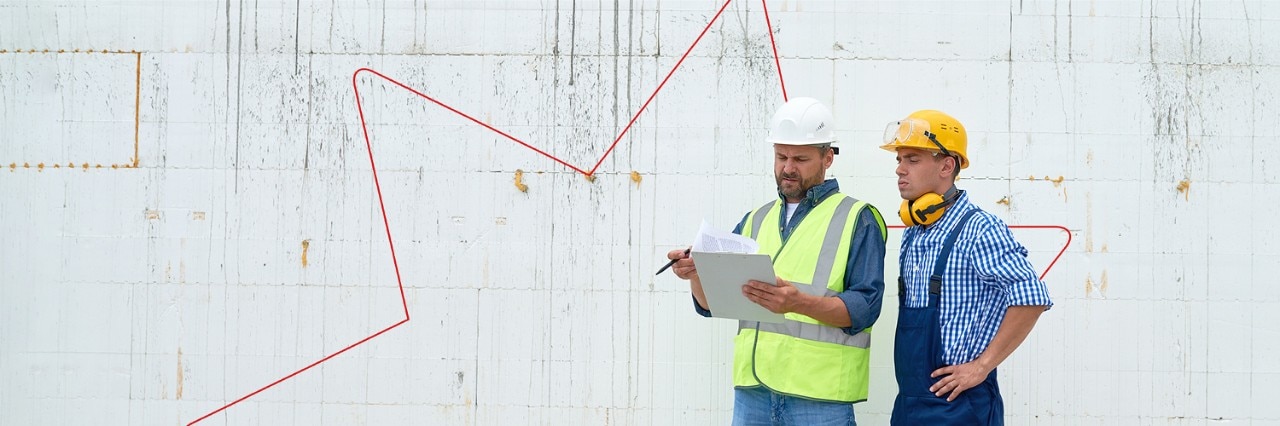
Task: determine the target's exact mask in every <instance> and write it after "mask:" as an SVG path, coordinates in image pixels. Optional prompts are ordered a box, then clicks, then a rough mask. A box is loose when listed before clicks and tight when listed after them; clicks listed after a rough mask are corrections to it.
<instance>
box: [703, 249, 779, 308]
mask: <svg viewBox="0 0 1280 426" xmlns="http://www.w3.org/2000/svg"><path fill="white" fill-rule="evenodd" d="M692 256H693V263H694V265H697V267H698V277H699V279H700V280H701V281H702V292H703V294H705V295H706V296H707V307H708V308H710V309H711V316H713V317H715V318H731V319H737V320H745V321H760V322H770V323H779V324H780V323H783V322H785V321H786V319H785V317H784V316H783V315H782V314H775V313H773V312H769V310H768V309H765V308H764V307H763V306H760V305H757V304H756V303H755V302H752V301H751V300H750V299H747V296H743V295H742V286H744V285H746V284H747V281H750V280H756V281H763V282H766V283H770V284H773V283H774V282H775V280H777V276H776V274H774V272H773V261H771V260H770V259H769V255H767V254H745V253H715V252H697V251H695V252H693V253H692Z"/></svg>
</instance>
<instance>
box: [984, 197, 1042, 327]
mask: <svg viewBox="0 0 1280 426" xmlns="http://www.w3.org/2000/svg"><path fill="white" fill-rule="evenodd" d="M982 225H983V229H980V232H979V233H978V236H979V237H978V241H976V242H975V244H974V256H973V259H974V262H973V263H974V266H975V269H977V271H978V276H980V277H981V278H982V279H983V280H984V281H987V282H994V283H996V284H998V285H999V286H1000V287H1001V288H1002V289H1004V291H1005V292H1007V293H1008V295H1009V306H1044V307H1045V310H1048V309H1049V308H1050V307H1052V306H1053V301H1052V300H1050V299H1049V289H1048V287H1047V286H1045V284H1044V281H1040V277H1039V276H1037V275H1036V271H1035V268H1033V267H1032V266H1031V262H1030V261H1028V260H1027V249H1026V247H1023V246H1022V244H1019V243H1018V241H1017V240H1015V239H1013V232H1011V231H1009V227H1008V226H1006V225H1005V224H1004V222H1001V221H999V220H998V219H996V220H993V221H992V222H988V223H983V224H982Z"/></svg>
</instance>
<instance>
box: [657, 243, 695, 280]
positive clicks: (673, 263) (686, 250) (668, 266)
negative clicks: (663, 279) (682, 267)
mask: <svg viewBox="0 0 1280 426" xmlns="http://www.w3.org/2000/svg"><path fill="white" fill-rule="evenodd" d="M692 249H693V248H692V247H690V248H687V249H684V255H685V257H689V250H692ZM680 259H684V257H682V258H680ZM680 259H671V261H670V262H667V264H666V265H663V266H662V269H659V270H658V272H657V273H655V274H653V275H658V274H661V273H662V271H665V270H667V268H670V267H671V265H675V264H676V261H677V260H680Z"/></svg>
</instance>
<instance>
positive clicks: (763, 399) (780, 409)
mask: <svg viewBox="0 0 1280 426" xmlns="http://www.w3.org/2000/svg"><path fill="white" fill-rule="evenodd" d="M855 424H857V423H855V422H854V421H853V404H844V403H836V402H818V401H813V400H808V399H804V398H799V397H794V396H787V395H782V394H777V393H774V392H773V391H770V390H768V389H765V387H764V386H757V387H754V388H749V389H741V388H739V389H734V391H733V426H778V425H814V426H837V425H838V426H852V425H855Z"/></svg>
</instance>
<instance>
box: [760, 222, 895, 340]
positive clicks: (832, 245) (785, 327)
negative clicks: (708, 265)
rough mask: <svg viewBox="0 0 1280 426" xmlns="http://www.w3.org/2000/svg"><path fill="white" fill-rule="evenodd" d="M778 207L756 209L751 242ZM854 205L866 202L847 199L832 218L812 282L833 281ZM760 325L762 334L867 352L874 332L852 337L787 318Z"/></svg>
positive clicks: (825, 291)
mask: <svg viewBox="0 0 1280 426" xmlns="http://www.w3.org/2000/svg"><path fill="white" fill-rule="evenodd" d="M774 204H777V202H770V203H768V204H765V205H763V206H761V207H760V208H759V209H757V210H756V214H755V215H754V216H753V217H752V223H751V225H752V226H751V234H750V235H751V239H756V237H758V236H759V235H760V226H761V225H763V222H764V218H765V216H768V215H769V210H770V209H772V208H773V206H774ZM854 204H864V203H859V202H858V200H856V199H854V198H853V197H845V198H844V199H843V200H841V201H840V205H838V206H836V210H835V213H834V214H833V215H832V217H831V222H830V223H829V224H828V225H827V233H826V235H824V236H823V237H822V249H821V251H819V252H818V264H817V266H816V267H815V268H814V272H813V279H812V280H811V281H810V282H812V283H826V282H828V281H830V280H831V270H832V268H834V267H835V262H836V251H837V250H838V249H839V248H840V243H841V238H840V236H841V234H842V233H843V231H844V225H845V222H847V221H848V220H849V212H850V211H852V210H853V205H854ZM855 225H856V223H855ZM842 278H843V277H842ZM791 284H792V285H794V286H795V287H796V289H797V290H800V291H802V292H804V293H806V294H809V295H812V296H835V295H837V294H839V293H838V292H836V291H834V290H831V289H829V288H826V287H818V286H815V285H812V284H807V283H802V282H792V283H791ZM756 324H757V323H756V322H755V321H739V322H738V329H739V330H742V329H744V328H750V329H755V328H756ZM759 325H760V331H768V332H771V333H778V334H785V335H788V336H792V337H797V338H801V339H808V340H815V341H819V342H826V343H834V344H837V345H844V346H853V347H855V348H864V349H865V348H868V347H870V346H871V333H868V332H866V331H863V332H860V333H858V334H855V335H852V336H850V335H849V334H848V333H845V332H844V331H843V330H841V329H839V328H835V327H831V326H825V325H821V324H818V323H817V322H816V321H814V322H808V321H797V320H794V319H787V320H786V322H785V323H782V324H774V323H759Z"/></svg>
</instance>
